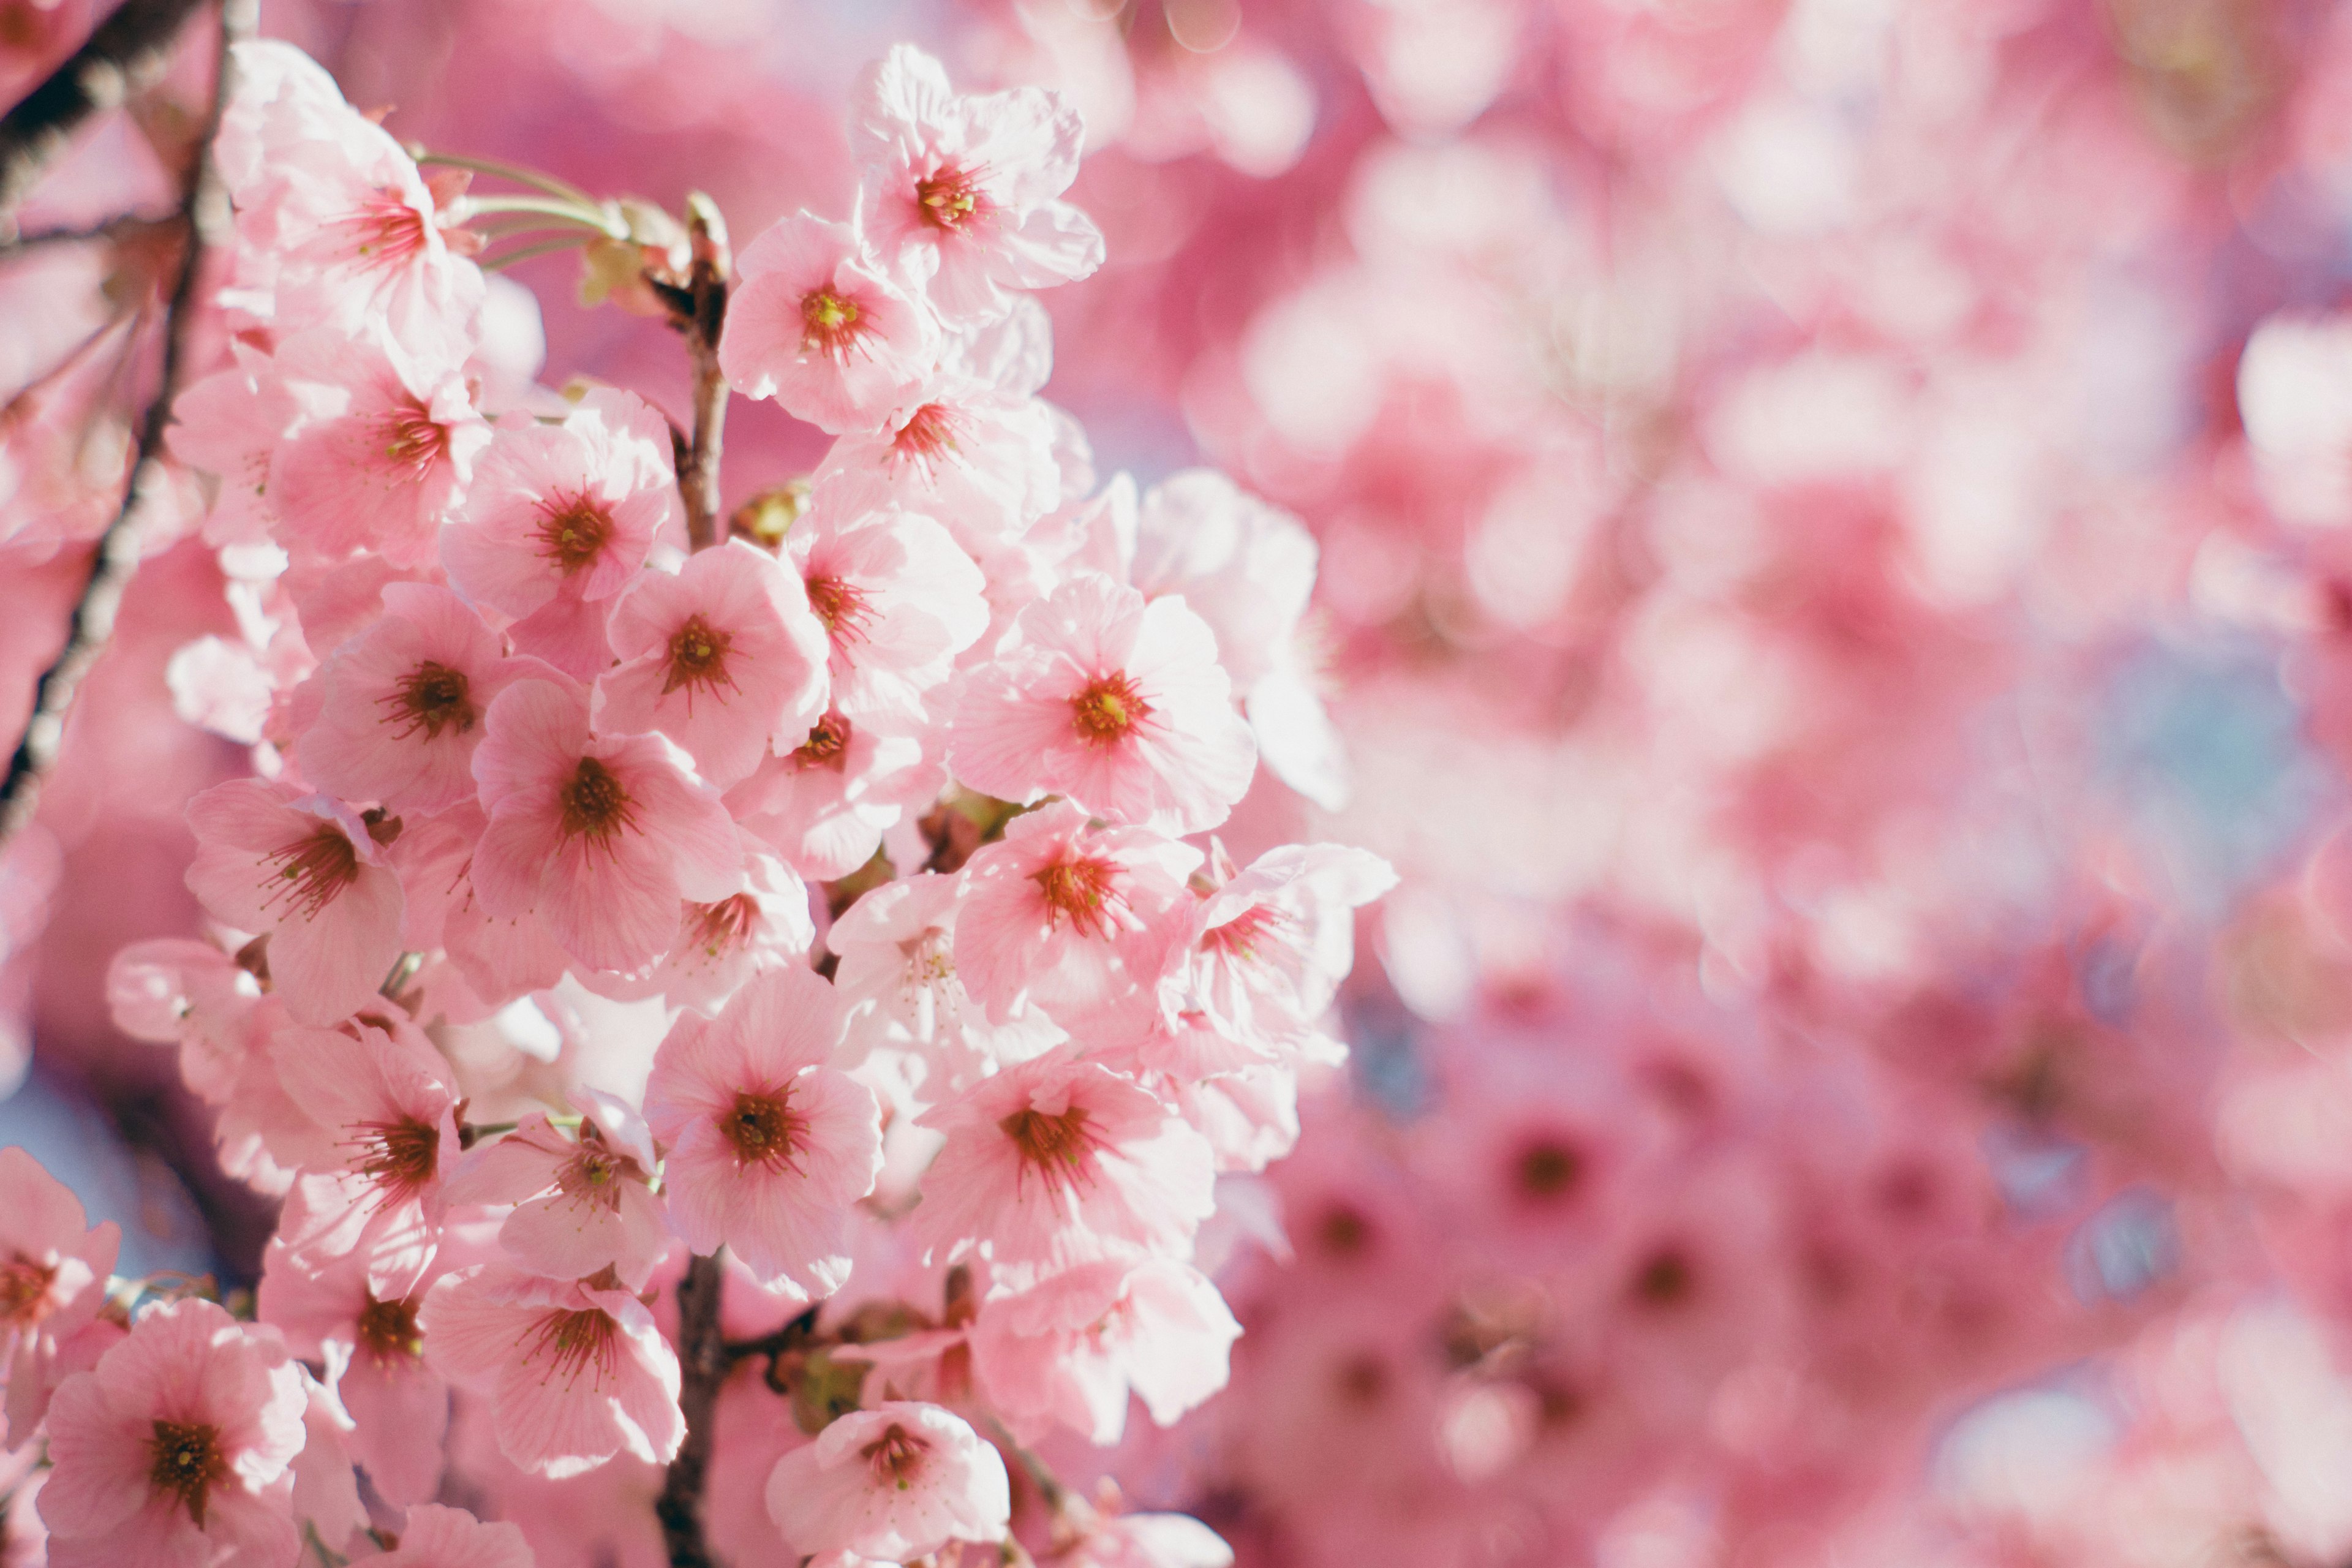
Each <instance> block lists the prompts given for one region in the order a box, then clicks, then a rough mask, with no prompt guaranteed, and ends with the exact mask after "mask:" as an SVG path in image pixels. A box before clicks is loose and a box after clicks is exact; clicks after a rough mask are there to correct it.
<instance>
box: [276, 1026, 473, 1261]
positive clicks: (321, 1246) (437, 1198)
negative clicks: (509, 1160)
mask: <svg viewBox="0 0 2352 1568" xmlns="http://www.w3.org/2000/svg"><path fill="white" fill-rule="evenodd" d="M269 1054H270V1058H271V1060H272V1061H273V1062H274V1063H275V1064H276V1066H277V1068H278V1079H279V1081H280V1082H281V1083H282V1084H283V1085H284V1086H285V1089H286V1092H287V1094H288V1096H289V1097H290V1100H289V1103H290V1104H291V1105H292V1106H294V1107H296V1108H298V1109H299V1113H300V1114H301V1115H303V1116H306V1117H307V1118H309V1119H310V1122H311V1123H312V1124H313V1126H314V1127H315V1129H316V1132H315V1134H314V1136H317V1137H319V1138H320V1142H321V1144H322V1148H321V1150H320V1153H319V1154H317V1155H316V1156H314V1157H313V1158H312V1159H311V1160H309V1161H306V1162H305V1164H306V1166H307V1171H306V1174H305V1176H304V1178H303V1184H304V1185H305V1186H307V1187H309V1188H310V1191H309V1192H308V1193H306V1194H304V1196H303V1199H302V1203H301V1205H299V1209H298V1211H297V1212H299V1214H301V1215H304V1216H305V1223H304V1224H303V1225H302V1226H286V1227H284V1228H283V1229H281V1231H280V1238H281V1239H282V1240H284V1241H285V1242H286V1243H287V1244H288V1246H289V1247H290V1248H291V1249H292V1257H293V1261H294V1262H295V1263H296V1264H297V1265H299V1266H303V1267H315V1266H317V1265H318V1263H319V1262H320V1261H321V1260H323V1259H327V1258H339V1257H341V1256H343V1255H345V1254H347V1253H352V1252H364V1253H366V1254H367V1255H368V1286H369V1289H373V1290H374V1291H376V1292H377V1293H378V1294H379V1295H384V1294H388V1293H391V1292H394V1291H395V1290H396V1291H398V1292H400V1293H402V1294H405V1293H406V1292H407V1291H408V1289H411V1288H412V1287H413V1286H414V1285H415V1281H416V1279H418V1277H419V1276H421V1275H422V1274H423V1272H424V1270H425V1266H426V1265H427V1264H429V1263H430V1262H431V1261H432V1258H433V1251H434V1248H435V1247H436V1244H437V1241H438V1235H439V1227H440V1221H441V1217H442V1215H443V1214H444V1213H445V1212H446V1209H447V1207H448V1204H449V1199H448V1195H447V1191H446V1184H447V1182H448V1180H449V1177H450V1176H451V1175H452V1174H453V1173H454V1172H455V1169H456V1166H457V1152H458V1139H457V1095H456V1094H455V1092H453V1091H452V1089H450V1087H449V1069H448V1064H447V1063H446V1062H445V1061H443V1060H442V1059H441V1058H440V1057H439V1056H437V1055H436V1054H434V1053H433V1052H432V1049H431V1047H430V1046H429V1045H422V1044H419V1045H408V1044H403V1043H401V1042H400V1041H399V1040H398V1039H396V1038H395V1037H394V1035H392V1034H389V1033H387V1032H385V1031H384V1030H383V1029H380V1028H377V1027H375V1026H373V1025H372V1024H366V1023H361V1024H358V1025H356V1026H355V1033H352V1034H346V1033H344V1032H343V1031H341V1030H338V1029H289V1030H286V1031H283V1032H282V1033H280V1034H279V1035H278V1037H277V1038H276V1039H275V1040H274V1041H273V1042H272V1044H271V1047H270V1053H269Z"/></svg>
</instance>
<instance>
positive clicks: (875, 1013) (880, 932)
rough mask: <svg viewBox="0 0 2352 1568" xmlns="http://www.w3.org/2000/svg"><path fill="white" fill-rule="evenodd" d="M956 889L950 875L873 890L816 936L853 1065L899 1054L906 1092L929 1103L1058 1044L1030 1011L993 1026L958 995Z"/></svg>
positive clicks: (1056, 1033)
mask: <svg viewBox="0 0 2352 1568" xmlns="http://www.w3.org/2000/svg"><path fill="white" fill-rule="evenodd" d="M959 891H960V889H959V886H958V883H957V880H956V879H954V878H953V877H943V876H940V875H939V874H938V873H936V872H930V871H924V872H919V873H917V874H916V875H914V876H912V877H907V878H902V879H899V880H898V881H896V882H892V883H890V884H889V885H888V886H887V887H881V888H877V889H874V890H873V891H872V892H870V893H868V894H866V896H865V897H864V898H862V899H860V900H857V902H856V903H855V904H852V905H851V906H850V907H849V909H848V910H846V911H845V912H844V913H843V915H842V917H841V918H840V919H839V920H837V921H834V922H833V927H832V929H831V930H829V931H826V932H825V934H824V944H825V946H826V947H827V948H829V949H831V950H832V951H833V952H835V954H836V955H838V956H839V958H840V960H841V964H840V967H839V968H838V969H837V970H835V973H834V984H835V986H836V987H838V988H839V990H840V992H841V994H842V996H843V997H844V999H845V1000H846V1001H847V1002H848V1003H849V1005H850V1019H849V1040H850V1043H851V1047H852V1050H851V1053H850V1059H851V1061H852V1063H853V1065H854V1064H855V1063H856V1062H859V1061H863V1060H864V1059H866V1058H868V1057H870V1056H871V1055H873V1054H874V1053H875V1052H877V1051H892V1050H903V1051H904V1053H905V1055H906V1056H907V1057H908V1058H909V1062H910V1065H911V1066H916V1067H919V1075H918V1077H917V1079H916V1082H915V1083H914V1084H913V1085H912V1087H914V1088H918V1089H921V1090H922V1091H923V1094H924V1098H925V1099H927V1100H931V1101H934V1102H936V1101H937V1100H940V1099H943V1098H945V1096H946V1094H947V1093H948V1092H949V1091H950V1090H952V1089H961V1088H962V1087H963V1086H964V1085H965V1084H967V1083H969V1082H971V1080H973V1079H978V1078H982V1077H984V1076H985V1075H986V1074H987V1073H988V1072H989V1071H991V1070H992V1068H995V1067H996V1066H997V1065H999V1064H1000V1063H1005V1062H1016V1061H1025V1060H1027V1059H1028V1058H1031V1057H1034V1056H1037V1055H1040V1054H1041V1053H1043V1052H1044V1051H1045V1050H1046V1049H1047V1048H1049V1047H1052V1046H1054V1045H1055V1044H1056V1043H1057V1042H1059V1040H1060V1039H1061V1038H1062V1035H1061V1031H1060V1030H1059V1029H1057V1028H1055V1026H1054V1025H1053V1023H1052V1021H1051V1020H1049V1019H1048V1018H1046V1017H1045V1015H1044V1014H1042V1013H1039V1012H1034V1011H1033V1012H1030V1013H1028V1014H1025V1015H1024V1016H1022V1017H1019V1018H1016V1019H1014V1020H1013V1021H1011V1022H1009V1023H1005V1024H992V1023H991V1022H990V1021H989V1020H988V1017H987V1016H986V1015H985V1014H983V1013H982V1011H981V1010H980V1008H979V1007H978V1006H977V1005H974V1004H973V1002H972V1000H971V996H969V995H968V994H965V992H964V988H963V982H962V981H961V979H959V978H958V977H957V975H956V966H955V921H956V915H957V913H958V910H959V908H960V905H959V903H958V894H959Z"/></svg>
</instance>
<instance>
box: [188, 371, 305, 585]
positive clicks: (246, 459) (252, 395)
mask: <svg viewBox="0 0 2352 1568" xmlns="http://www.w3.org/2000/svg"><path fill="white" fill-rule="evenodd" d="M229 353H230V355H231V357H232V363H230V365H229V366H228V368H226V369H225V370H218V371H215V372H214V373H213V374H210V375H208V376H206V377H205V378H204V379H203V380H202V381H199V382H196V383H195V384H193V385H191V386H189V387H187V388H186V389H184V391H182V392H181V394H180V395H178V396H177V397H175V398H173V400H172V427H171V429H170V430H169V431H168V432H167V433H166V437H165V438H166V440H167V442H168V443H169V445H170V447H171V449H172V455H173V457H174V458H178V459H179V460H180V461H182V462H184V463H185V464H187V465H188V466H189V467H190V468H201V469H204V470H205V471H206V472H209V473H211V474H214V475H215V476H216V477H217V478H218V479H219V480H220V492H219V496H218V499H217V500H215V501H214V502H213V510H211V511H210V512H209V513H208V514H206V516H205V541H206V542H208V543H213V544H224V545H226V544H251V543H261V542H267V541H268V538H269V536H270V532H271V531H272V530H273V529H274V528H275V527H276V526H277V522H278V513H277V510H276V508H275V507H274V506H273V505H272V504H271V501H270V496H269V468H270V456H271V454H272V453H274V452H276V451H277V449H278V443H279V442H280V441H283V440H284V439H285V438H286V433H287V431H288V430H289V429H291V428H292V427H293V426H294V424H295V422H296V421H297V420H299V418H300V417H301V415H302V410H301V407H300V405H299V404H298V403H297V402H296V401H295V397H294V394H293V393H292V392H291V391H289V389H288V388H287V386H286V384H285V381H284V380H283V378H282V377H281V376H280V374H279V373H278V365H277V363H276V362H275V361H274V360H272V359H271V358H270V357H269V356H268V354H265V353H262V352H261V351H260V350H259V349H257V348H255V347H254V346H253V345H252V344H250V343H247V342H242V341H239V340H231V342H230V343H229Z"/></svg>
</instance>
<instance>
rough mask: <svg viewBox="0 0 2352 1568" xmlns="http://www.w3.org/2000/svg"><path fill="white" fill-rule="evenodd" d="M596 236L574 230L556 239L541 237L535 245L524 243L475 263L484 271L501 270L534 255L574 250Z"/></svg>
mask: <svg viewBox="0 0 2352 1568" xmlns="http://www.w3.org/2000/svg"><path fill="white" fill-rule="evenodd" d="M594 238H595V236H594V235H593V234H587V233H583V232H574V233H572V234H567V235H564V236H562V237H560V238H556V239H542V240H541V241H540V242H539V243H538V244H536V245H526V246H524V247H522V248H521V249H520V250H509V251H508V252H507V253H506V254H505V255H503V256H485V257H482V258H480V259H479V260H478V261H477V262H476V263H475V265H476V266H478V267H479V268H481V269H482V270H483V271H485V272H502V271H504V270H505V269H506V268H509V267H512V266H513V265H514V264H515V263H516V262H518V261H529V260H530V258H533V257H535V256H551V255H553V254H554V253H555V252H556V251H559V250H576V249H578V248H579V247H582V246H583V245H585V244H587V243H588V242H589V241H590V240H592V239H594Z"/></svg>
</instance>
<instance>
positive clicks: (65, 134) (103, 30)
mask: <svg viewBox="0 0 2352 1568" xmlns="http://www.w3.org/2000/svg"><path fill="white" fill-rule="evenodd" d="M204 3H205V0H122V4H121V5H118V6H116V7H115V9H114V14H113V15H112V16H109V17H107V19H106V20H105V21H103V22H101V23H100V24H99V25H98V29H97V31H95V32H93V33H91V34H90V36H89V42H88V43H86V44H84V45H82V47H80V48H79V50H77V51H76V52H75V54H74V57H73V58H71V59H69V60H68V61H66V63H65V64H63V65H61V66H59V67H58V68H57V69H56V71H55V72H53V73H51V75H50V77H49V79H47V81H45V82H43V83H41V85H40V86H38V87H37V88H35V89H33V90H32V91H31V92H29V93H27V94H26V96H25V98H24V100H23V101H21V102H20V103H18V104H17V105H16V108H14V109H12V110H9V111H8V112H7V114H6V115H5V117H0V222H5V221H6V215H7V214H10V213H13V212H14V211H16V204H17V203H18V202H20V201H22V200H24V199H25V193H26V191H28V190H30V189H32V187H33V182H35V181H36V180H37V179H39V178H40V177H41V172H42V171H43V170H44V169H47V167H48V166H49V165H50V164H51V163H54V162H56V161H57V158H58V154H59V153H63V152H64V151H65V149H66V144H67V143H68V142H69V141H71V140H72V137H73V132H74V130H75V128H76V127H77V126H79V125H80V124H81V122H82V121H85V120H87V119H89V117H90V116H91V115H92V114H95V113H97V112H98V111H99V110H102V109H112V108H113V107H114V106H115V105H117V104H119V103H121V101H122V100H123V99H124V98H126V97H128V96H129V94H130V92H131V89H133V88H134V87H139V86H142V85H144V84H145V83H146V82H148V81H150V80H152V79H153V78H154V77H155V75H156V74H157V73H158V72H160V71H161V70H162V69H163V62H164V59H165V58H166V57H167V56H168V55H169V54H170V53H171V48H172V40H173V38H174V37H177V36H178V34H179V31H180V26H181V24H182V23H184V22H185V21H186V20H187V19H188V17H189V16H192V15H194V12H195V10H196V7H197V6H199V5H203V4H204Z"/></svg>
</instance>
